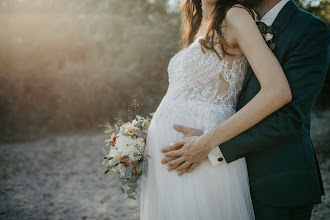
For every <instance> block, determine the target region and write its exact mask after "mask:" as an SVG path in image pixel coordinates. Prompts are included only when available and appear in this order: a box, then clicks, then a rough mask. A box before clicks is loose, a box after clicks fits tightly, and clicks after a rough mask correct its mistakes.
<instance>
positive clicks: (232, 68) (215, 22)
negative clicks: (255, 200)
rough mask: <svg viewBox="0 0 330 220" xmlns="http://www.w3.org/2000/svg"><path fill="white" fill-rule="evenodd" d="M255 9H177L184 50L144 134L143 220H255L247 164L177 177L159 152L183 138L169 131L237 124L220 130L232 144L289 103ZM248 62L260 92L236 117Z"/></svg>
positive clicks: (196, 1) (191, 5)
mask: <svg viewBox="0 0 330 220" xmlns="http://www.w3.org/2000/svg"><path fill="white" fill-rule="evenodd" d="M260 2H262V1H258V0H186V1H182V2H181V9H182V12H183V22H182V29H181V32H182V43H183V49H182V50H181V51H180V52H179V53H177V54H176V55H175V56H174V57H173V58H172V59H171V61H170V63H169V66H168V77H169V87H168V90H167V92H166V95H165V96H164V98H163V99H162V101H161V103H160V105H159V107H158V108H157V110H156V112H155V114H154V117H153V119H152V121H151V124H150V127H149V131H148V139H147V147H146V154H147V155H149V156H150V158H148V160H147V165H146V166H145V167H144V171H143V176H142V182H141V198H140V219H141V220H204V219H205V220H213V219H226V220H231V219H233V220H243V219H244V220H245V219H246V220H250V219H254V212H253V206H252V202H251V197H250V191H249V181H248V174H247V167H246V162H245V158H241V159H239V160H236V161H234V162H232V163H229V164H225V165H221V166H212V165H211V163H210V161H209V160H208V159H207V155H205V159H204V160H203V162H202V163H201V164H200V165H199V166H198V167H196V168H195V167H193V168H192V169H194V171H193V172H190V173H189V174H185V175H182V176H181V175H180V174H179V176H178V175H177V174H176V172H169V170H168V169H167V166H166V165H164V164H162V163H161V161H162V159H164V154H163V153H162V152H161V149H162V148H163V147H165V146H168V145H169V144H170V143H174V142H177V141H179V140H181V139H182V138H183V134H182V133H179V132H177V131H176V130H174V128H173V125H174V124H180V125H184V126H186V127H191V128H196V129H199V130H203V131H207V130H211V129H213V128H215V127H216V126H217V125H219V124H221V123H223V122H225V121H226V122H227V123H228V122H230V123H232V124H233V125H235V126H236V127H237V123H240V121H243V122H244V123H242V124H240V126H239V129H227V130H224V131H223V132H224V133H225V134H226V135H224V136H225V137H226V138H227V139H231V138H232V137H234V136H236V135H238V134H239V133H241V132H243V131H245V130H247V129H249V128H250V127H252V126H253V125H255V124H256V123H258V122H259V121H261V120H262V119H263V118H265V117H266V116H268V115H270V114H271V113H272V112H274V111H276V110H278V109H279V108H281V107H282V106H284V105H285V104H287V103H288V102H290V100H291V92H290V87H289V84H288V82H287V79H286V77H285V75H284V72H283V70H282V68H281V66H280V64H279V62H278V61H277V59H276V57H275V56H274V55H273V53H272V52H271V50H270V49H269V48H268V46H267V44H266V43H265V40H264V39H263V37H262V35H261V34H260V32H259V30H258V28H257V26H256V23H255V15H254V12H253V10H252V8H253V7H255V6H257V4H259V3H260ZM248 62H249V64H250V66H251V67H252V69H253V71H254V72H255V74H256V76H257V78H258V80H259V82H260V84H261V87H262V89H261V90H260V92H259V93H258V94H257V95H256V96H255V97H254V98H253V99H252V100H251V101H250V103H248V104H247V105H246V106H245V107H244V108H243V109H241V110H240V111H239V112H238V113H237V114H235V109H236V103H237V98H238V95H239V93H240V91H241V89H242V85H243V81H244V78H245V74H246V71H247V68H248ZM251 116H254V117H251ZM246 118H248V119H249V120H246ZM252 118H253V119H252ZM223 141H226V140H223ZM214 146H216V144H215V145H214ZM210 150H211V149H210ZM177 160H182V161H180V162H181V163H182V164H183V166H184V164H185V163H184V162H185V161H184V159H182V158H178V159H177Z"/></svg>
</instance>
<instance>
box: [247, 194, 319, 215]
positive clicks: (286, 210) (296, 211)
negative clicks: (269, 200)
mask: <svg viewBox="0 0 330 220" xmlns="http://www.w3.org/2000/svg"><path fill="white" fill-rule="evenodd" d="M253 208H254V213H255V217H256V220H310V218H311V213H312V210H313V205H308V206H301V207H274V206H270V205H266V204H263V203H261V202H260V201H258V200H256V199H253Z"/></svg>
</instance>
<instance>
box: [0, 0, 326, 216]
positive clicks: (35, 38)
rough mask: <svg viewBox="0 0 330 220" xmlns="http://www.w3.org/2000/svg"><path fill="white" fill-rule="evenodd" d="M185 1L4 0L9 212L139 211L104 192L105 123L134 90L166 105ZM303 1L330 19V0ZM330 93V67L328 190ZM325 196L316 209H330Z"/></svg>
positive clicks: (1, 104)
mask: <svg viewBox="0 0 330 220" xmlns="http://www.w3.org/2000/svg"><path fill="white" fill-rule="evenodd" d="M179 2H180V0H125V1H123V0H71V1H67V0H0V27H1V29H0V143H2V144H1V145H0V165H1V167H0V168H1V175H0V179H1V183H0V186H1V190H0V219H2V218H4V219H66V218H67V219H80V218H81V219H87V218H97V219H138V214H137V212H138V209H137V203H134V202H131V201H126V200H125V198H124V197H123V196H121V195H120V196H121V197H123V198H124V199H121V197H120V198H119V197H116V196H114V197H111V196H110V197H109V195H105V194H107V193H104V192H103V190H105V189H109V188H111V187H109V185H107V184H106V183H104V182H105V181H104V180H103V179H104V178H105V177H104V176H102V175H101V176H99V174H101V173H102V169H101V170H100V169H99V167H97V166H98V165H99V163H98V162H99V161H98V160H97V159H98V158H102V151H101V150H100V149H101V148H97V149H96V148H95V146H96V145H97V146H102V143H103V142H104V135H102V130H100V129H98V125H99V124H103V123H105V122H108V121H109V122H113V120H112V119H113V118H114V117H120V118H126V117H127V105H128V104H130V98H129V94H133V93H136V94H138V98H139V100H140V101H141V102H142V103H143V104H144V106H143V109H142V112H141V114H142V115H147V114H148V113H149V112H154V111H155V110H156V108H157V106H158V104H159V103H160V101H161V99H162V97H163V95H164V94H165V92H166V89H167V86H168V81H167V79H168V78H167V65H168V62H169V60H170V58H171V57H172V56H173V55H174V54H175V53H176V52H178V51H179V50H180V47H181V44H180V32H179V29H180V14H179V11H178V4H179ZM295 2H296V3H297V4H298V5H299V6H300V7H302V8H304V9H305V10H307V11H309V12H311V13H313V14H315V15H316V16H318V17H320V18H321V19H323V20H324V21H325V22H326V23H327V24H328V25H329V24H330V1H329V0H295ZM329 94H330V74H328V75H327V79H326V82H325V85H324V87H323V89H322V93H321V95H320V97H319V99H318V101H317V104H316V106H315V109H314V112H313V130H312V135H313V141H314V143H315V149H316V152H317V154H318V158H319V160H320V163H321V168H322V172H323V177H324V179H325V181H326V189H327V191H329V190H330V185H329V182H330V181H329V178H330V175H329V172H330V161H329V160H328V158H329V155H330V150H329V149H328V146H329V137H330V135H329V134H330V130H329V120H330V99H329ZM93 147H94V148H93ZM77 161H79V162H77ZM86 174H89V175H90V176H91V177H90V178H89V180H88V181H87V180H86ZM94 174H95V175H94ZM31 177H33V178H34V179H35V180H32V179H31ZM63 178H64V179H63ZM99 179H102V180H99ZM84 181H85V182H84ZM106 181H110V182H111V181H113V180H108V179H107V180H106ZM100 182H103V183H100ZM47 184H49V185H47ZM45 187H46V188H45ZM47 187H49V188H47ZM70 187H72V188H70ZM98 187H99V188H98ZM63 189H67V191H65V193H64V191H63ZM18 192H20V193H18ZM116 193H117V192H116V191H115V192H114V194H116ZM109 194H110V193H109ZM65 195H67V196H69V195H70V198H66V197H65ZM112 195H113V194H112ZM75 196H76V197H75ZM104 196H105V197H104ZM323 200H324V202H323V204H321V205H320V206H318V208H317V209H316V210H315V211H314V214H313V216H314V217H313V218H314V219H329V218H330V211H327V210H328V208H329V207H330V197H324V198H323ZM37 201H44V203H40V204H39V205H36V204H37V203H38V202H37ZM65 201H66V202H65ZM18 204H21V206H20V205H18ZM69 204H71V205H69ZM72 204H75V205H72ZM116 205H117V206H118V207H117V206H116ZM127 206H128V207H130V210H129V211H127V210H126V211H125V208H127ZM116 207H117V208H116ZM36 210H38V211H36ZM118 210H122V211H118ZM85 212H86V213H85ZM54 213H55V214H54ZM83 213H85V214H83ZM109 213H116V215H115V216H116V217H110V215H109ZM47 216H48V217H47Z"/></svg>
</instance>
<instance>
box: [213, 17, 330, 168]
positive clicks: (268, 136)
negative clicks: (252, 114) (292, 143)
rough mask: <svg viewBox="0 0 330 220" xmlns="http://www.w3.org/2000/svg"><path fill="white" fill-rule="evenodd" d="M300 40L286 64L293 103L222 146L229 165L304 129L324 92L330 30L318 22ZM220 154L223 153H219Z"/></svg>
mask: <svg viewBox="0 0 330 220" xmlns="http://www.w3.org/2000/svg"><path fill="white" fill-rule="evenodd" d="M315 21H316V22H314V23H313V24H311V25H308V26H307V27H306V31H307V33H305V34H304V35H303V36H300V37H297V40H296V41H294V42H296V44H295V45H293V46H292V48H291V50H290V51H292V52H291V53H290V54H288V58H287V60H286V61H285V63H284V64H283V66H282V67H283V70H284V72H285V74H286V76H287V79H288V81H289V84H290V87H291V92H292V101H291V102H290V103H289V104H287V105H286V106H284V107H282V108H281V109H280V110H278V111H276V112H275V113H273V114H271V115H270V116H268V117H267V118H265V119H264V120H263V121H261V122H259V123H258V124H257V125H255V126H254V127H252V128H250V129H248V130H247V131H245V132H243V133H242V134H240V135H238V136H236V137H235V138H233V139H231V140H229V141H227V142H225V143H223V144H221V145H219V148H220V150H221V153H222V154H223V155H224V159H225V161H226V162H228V163H230V162H232V161H234V160H237V159H239V158H241V157H243V156H245V155H246V154H247V153H251V152H256V151H262V150H266V149H267V148H269V147H271V146H276V145H280V144H281V143H282V142H286V141H287V140H288V139H290V138H292V137H294V135H296V134H297V133H298V132H299V130H300V129H301V128H302V126H303V124H304V122H305V121H306V119H307V118H308V115H309V113H310V112H311V110H312V107H313V105H314V104H315V102H316V100H317V97H318V96H319V93H320V91H321V88H322V85H323V83H324V80H325V76H326V74H327V70H328V67H329V60H330V54H329V51H330V44H329V37H330V36H329V29H328V27H327V26H326V25H325V24H324V23H323V22H321V21H319V20H315ZM218 152H219V151H218Z"/></svg>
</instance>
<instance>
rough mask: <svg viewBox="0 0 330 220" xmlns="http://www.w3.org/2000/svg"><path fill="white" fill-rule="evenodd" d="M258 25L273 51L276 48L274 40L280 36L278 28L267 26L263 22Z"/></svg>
mask: <svg viewBox="0 0 330 220" xmlns="http://www.w3.org/2000/svg"><path fill="white" fill-rule="evenodd" d="M257 25H258V28H259V30H260V32H261V34H262V36H263V37H264V39H265V41H266V43H267V44H268V46H269V48H270V49H271V50H272V51H273V50H274V49H275V46H276V45H275V43H274V42H273V39H274V37H276V36H277V35H278V27H274V26H267V25H266V24H265V23H263V22H257Z"/></svg>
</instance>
